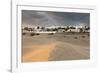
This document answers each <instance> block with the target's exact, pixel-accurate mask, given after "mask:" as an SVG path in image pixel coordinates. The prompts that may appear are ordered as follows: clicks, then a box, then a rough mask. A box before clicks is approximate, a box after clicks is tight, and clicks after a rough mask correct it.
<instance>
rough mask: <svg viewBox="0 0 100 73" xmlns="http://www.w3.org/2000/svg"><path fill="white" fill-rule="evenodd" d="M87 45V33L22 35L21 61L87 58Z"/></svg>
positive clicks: (88, 55) (88, 51) (88, 52)
mask: <svg viewBox="0 0 100 73" xmlns="http://www.w3.org/2000/svg"><path fill="white" fill-rule="evenodd" d="M84 36H85V37H84ZM89 46H90V43H89V36H88V35H87V34H74V35H73V34H64V33H63V34H61V33H60V34H54V35H47V34H40V35H35V36H29V35H24V36H23V37H22V62H24V63H26V62H41V61H60V60H83V59H89V58H90V47H89Z"/></svg>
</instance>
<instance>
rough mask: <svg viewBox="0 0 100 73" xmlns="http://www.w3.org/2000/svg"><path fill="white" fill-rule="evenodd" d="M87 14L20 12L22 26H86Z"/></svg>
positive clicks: (88, 16) (88, 15) (88, 18)
mask: <svg viewBox="0 0 100 73" xmlns="http://www.w3.org/2000/svg"><path fill="white" fill-rule="evenodd" d="M89 20H90V14H89V13H72V12H45V11H33V10H22V25H33V26H54V25H56V26H60V25H64V26H66V25H88V26H89V22H90V21H89Z"/></svg>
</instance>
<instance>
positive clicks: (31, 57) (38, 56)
mask: <svg viewBox="0 0 100 73" xmlns="http://www.w3.org/2000/svg"><path fill="white" fill-rule="evenodd" d="M57 44H58V43H51V44H46V45H33V47H32V48H37V49H36V50H33V51H31V52H29V53H27V54H25V55H23V57H22V59H23V62H35V61H48V58H49V55H50V53H51V51H52V50H53V49H55V47H56V45H57Z"/></svg>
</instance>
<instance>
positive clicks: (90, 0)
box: [0, 0, 100, 73]
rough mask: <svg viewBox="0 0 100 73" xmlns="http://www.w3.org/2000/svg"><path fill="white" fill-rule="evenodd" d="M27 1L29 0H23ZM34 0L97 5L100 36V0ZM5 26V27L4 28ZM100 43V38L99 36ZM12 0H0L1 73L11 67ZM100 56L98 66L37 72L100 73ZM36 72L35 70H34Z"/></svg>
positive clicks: (6, 71)
mask: <svg viewBox="0 0 100 73" xmlns="http://www.w3.org/2000/svg"><path fill="white" fill-rule="evenodd" d="M23 1H27V0H23ZM31 1H34V2H41V3H42V2H45V3H46V2H48V3H58V4H61V3H64V4H80V5H95V6H97V9H98V14H97V18H98V22H97V23H98V25H97V24H96V25H97V27H98V31H95V32H98V37H100V32H99V31H100V20H99V19H100V2H99V0H30V2H31ZM4 28H5V29H4ZM97 42H98V44H99V43H100V38H98V41H97ZM99 49H100V46H99V45H98V56H100V50H99ZM9 64H10V0H1V1H0V73H8V69H9V67H10V65H9ZM99 69H100V57H98V67H96V68H87V69H68V70H55V71H44V72H36V73H100V70H99ZM34 73H35V72H34Z"/></svg>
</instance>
